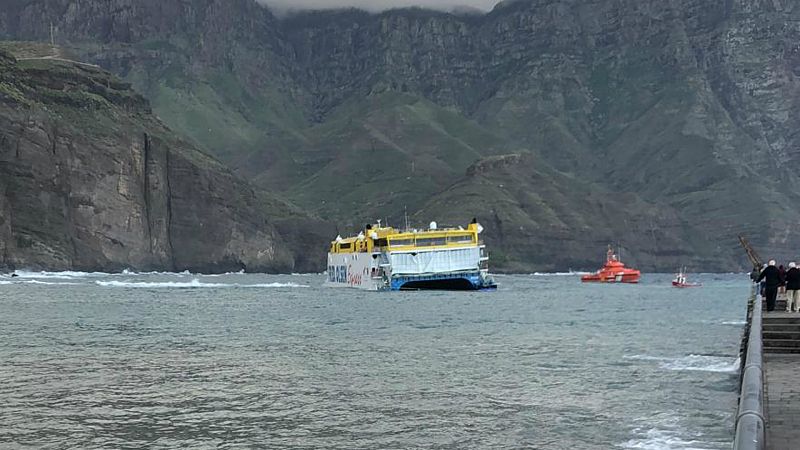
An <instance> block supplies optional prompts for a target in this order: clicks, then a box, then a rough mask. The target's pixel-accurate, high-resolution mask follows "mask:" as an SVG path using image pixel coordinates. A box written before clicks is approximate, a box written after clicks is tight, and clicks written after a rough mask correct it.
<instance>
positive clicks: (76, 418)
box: [0, 272, 748, 449]
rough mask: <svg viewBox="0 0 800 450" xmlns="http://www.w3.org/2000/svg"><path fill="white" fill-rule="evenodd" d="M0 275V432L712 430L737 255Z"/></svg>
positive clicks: (84, 437)
mask: <svg viewBox="0 0 800 450" xmlns="http://www.w3.org/2000/svg"><path fill="white" fill-rule="evenodd" d="M497 279H498V282H499V283H500V289H499V290H498V291H497V292H480V293H465V292H400V293H365V292H358V291H351V290H339V289H328V288H323V287H321V283H322V281H323V277H322V276H321V275H296V276H266V275H243V274H230V275H221V276H198V275H191V274H145V275H140V274H128V273H126V274H118V275H107V274H83V273H68V272H67V273H60V274H54V273H48V274H34V273H25V274H23V277H20V278H15V279H13V280H11V279H8V278H0V447H2V448H9V447H10V448H16V447H35V448H41V447H45V448H47V447H49V448H99V447H102V448H174V447H188V448H205V447H217V446H219V447H236V448H239V447H261V448H292V449H300V448H303V449H305V448H340V449H351V448H375V449H378V448H380V449H391V448H542V449H609V448H644V449H678V448H702V449H727V448H729V446H730V441H731V429H732V426H733V415H734V411H735V409H736V406H735V402H736V392H735V391H736V378H737V375H736V366H737V361H736V353H737V351H738V345H739V337H740V334H741V329H742V326H743V323H744V322H743V317H744V313H745V301H746V296H747V289H748V282H747V277H746V276H738V275H737V276H734V275H719V276H718V275H704V276H700V277H698V279H699V281H702V282H703V283H704V284H705V286H704V287H702V288H699V289H685V290H679V289H674V288H672V287H670V286H669V276H668V275H663V276H661V275H651V276H645V277H644V278H643V282H642V284H640V285H637V286H618V285H609V286H601V285H583V284H581V283H579V282H578V279H577V277H575V276H499V277H497Z"/></svg>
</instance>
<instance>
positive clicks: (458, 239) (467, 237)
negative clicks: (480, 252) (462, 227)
mask: <svg viewBox="0 0 800 450" xmlns="http://www.w3.org/2000/svg"><path fill="white" fill-rule="evenodd" d="M447 242H450V243H453V244H469V243H471V242H472V235H471V234H464V235H459V236H448V237H447Z"/></svg>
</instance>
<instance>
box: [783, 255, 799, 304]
mask: <svg viewBox="0 0 800 450" xmlns="http://www.w3.org/2000/svg"><path fill="white" fill-rule="evenodd" d="M798 311H800V268H798V267H797V264H795V263H794V262H790V263H789V270H787V271H786V312H798Z"/></svg>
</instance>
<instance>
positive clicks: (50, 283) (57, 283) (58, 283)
mask: <svg viewBox="0 0 800 450" xmlns="http://www.w3.org/2000/svg"><path fill="white" fill-rule="evenodd" d="M20 283H25V284H43V285H47V286H78V285H80V284H81V283H70V282H68V281H39V280H22V281H20Z"/></svg>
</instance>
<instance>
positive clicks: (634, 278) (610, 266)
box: [581, 245, 641, 283]
mask: <svg viewBox="0 0 800 450" xmlns="http://www.w3.org/2000/svg"><path fill="white" fill-rule="evenodd" d="M640 276H641V272H639V271H638V270H636V269H631V268H629V267H625V265H624V264H622V262H621V261H620V260H619V256H617V255H616V254H615V253H614V249H613V248H611V246H610V245H609V246H608V251H607V252H606V263H605V265H604V266H603V267H602V268H601V269H600V270H598V271H597V272H595V273H593V274H589V275H584V276H582V277H581V281H582V282H584V283H638V282H639V277H640Z"/></svg>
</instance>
